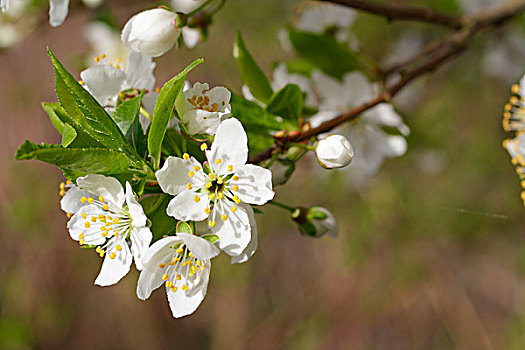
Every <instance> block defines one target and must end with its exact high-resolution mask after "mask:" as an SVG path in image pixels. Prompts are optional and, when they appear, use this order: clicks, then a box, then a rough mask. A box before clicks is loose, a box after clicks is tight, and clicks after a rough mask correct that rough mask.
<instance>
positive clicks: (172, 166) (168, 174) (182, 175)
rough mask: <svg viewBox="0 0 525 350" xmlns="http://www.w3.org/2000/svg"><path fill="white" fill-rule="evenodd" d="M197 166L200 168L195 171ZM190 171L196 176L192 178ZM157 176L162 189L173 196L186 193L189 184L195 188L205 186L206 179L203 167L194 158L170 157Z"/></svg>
mask: <svg viewBox="0 0 525 350" xmlns="http://www.w3.org/2000/svg"><path fill="white" fill-rule="evenodd" d="M196 166H198V167H199V168H200V169H199V170H198V171H195V167H196ZM190 171H192V172H193V173H194V174H195V176H192V177H190V176H189V175H188V174H189V172H190ZM155 176H156V177H157V181H158V182H159V185H160V188H162V190H163V191H164V192H166V193H169V194H171V195H173V196H176V195H178V194H179V193H181V192H183V191H186V190H187V185H188V183H190V184H191V185H192V186H194V187H195V188H199V187H201V186H203V185H204V182H203V181H202V179H203V178H204V172H203V171H202V166H201V164H200V163H199V162H198V161H197V160H196V159H195V158H193V157H190V158H189V159H188V160H184V159H182V158H178V157H173V156H170V157H168V159H166V161H165V162H164V165H163V166H162V169H160V170H157V172H156V173H155Z"/></svg>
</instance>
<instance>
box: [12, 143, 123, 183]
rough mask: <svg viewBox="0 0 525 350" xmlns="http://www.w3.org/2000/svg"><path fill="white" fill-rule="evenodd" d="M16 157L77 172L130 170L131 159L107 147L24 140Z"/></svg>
mask: <svg viewBox="0 0 525 350" xmlns="http://www.w3.org/2000/svg"><path fill="white" fill-rule="evenodd" d="M15 158H16V159H18V160H21V159H37V160H40V161H43V162H46V163H49V164H53V165H56V166H58V167H60V168H63V169H66V170H72V171H75V172H76V173H86V174H87V173H98V174H105V175H111V174H120V173H124V172H126V171H128V168H129V166H130V160H129V159H128V158H127V157H126V156H125V155H124V154H123V153H121V152H117V151H113V150H109V149H105V148H64V147H62V146H58V145H48V144H41V145H37V144H36V143H33V142H31V141H26V142H24V143H23V144H22V145H21V146H20V148H19V149H18V151H16V155H15Z"/></svg>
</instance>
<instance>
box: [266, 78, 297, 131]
mask: <svg viewBox="0 0 525 350" xmlns="http://www.w3.org/2000/svg"><path fill="white" fill-rule="evenodd" d="M303 102H304V97H303V92H302V91H301V88H299V86H297V85H295V84H288V85H286V86H285V87H283V88H282V89H280V90H279V91H277V92H276V93H275V94H273V96H272V99H271V100H270V102H269V103H268V106H266V110H267V111H268V112H270V113H273V114H277V115H279V116H281V117H283V118H284V119H287V120H289V121H291V122H293V123H294V124H297V122H298V120H299V117H301V115H302V114H303Z"/></svg>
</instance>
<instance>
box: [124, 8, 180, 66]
mask: <svg viewBox="0 0 525 350" xmlns="http://www.w3.org/2000/svg"><path fill="white" fill-rule="evenodd" d="M180 32H181V30H180V28H178V27H177V14H176V13H174V12H171V11H168V10H165V9H161V8H156V9H152V10H147V11H143V12H140V13H138V14H136V15H135V16H133V17H131V18H130V19H129V20H128V22H127V23H126V25H125V26H124V29H123V30H122V35H121V39H122V43H123V44H124V46H126V47H128V48H130V49H131V50H133V51H136V52H140V53H141V54H143V55H144V56H150V57H158V56H160V55H162V54H164V53H165V52H166V51H168V50H169V49H171V48H172V47H173V45H175V42H176V41H177V38H178V37H179V35H180Z"/></svg>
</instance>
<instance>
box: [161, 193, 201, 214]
mask: <svg viewBox="0 0 525 350" xmlns="http://www.w3.org/2000/svg"><path fill="white" fill-rule="evenodd" d="M195 196H197V198H198V202H196V201H195V198H196V197H195ZM209 205H210V199H209V198H208V195H206V194H202V193H197V192H194V191H184V192H182V193H180V194H179V195H177V196H176V197H175V198H173V199H172V200H171V202H170V204H168V208H167V209H166V213H167V214H168V215H170V216H173V217H174V218H175V219H177V220H182V221H189V220H193V221H202V220H204V219H206V218H207V217H208V214H206V212H205V211H204V209H206V208H207V207H208V206H209Z"/></svg>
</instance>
